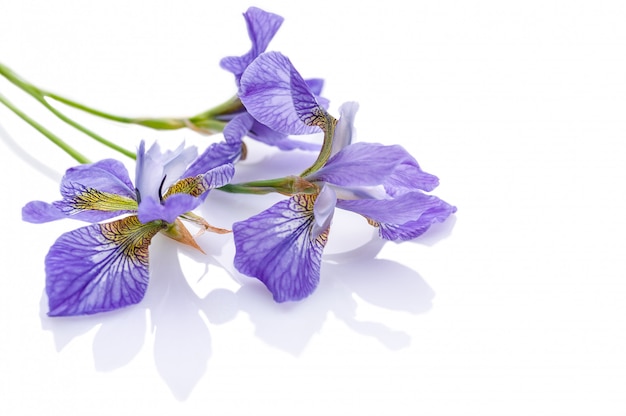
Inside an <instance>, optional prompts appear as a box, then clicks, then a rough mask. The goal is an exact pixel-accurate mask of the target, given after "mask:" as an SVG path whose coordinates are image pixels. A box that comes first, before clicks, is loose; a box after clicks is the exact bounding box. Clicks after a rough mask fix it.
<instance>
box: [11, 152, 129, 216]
mask: <svg viewBox="0 0 626 416" xmlns="http://www.w3.org/2000/svg"><path fill="white" fill-rule="evenodd" d="M61 195H62V196H63V199H62V200H61V201H56V202H53V203H52V204H48V203H46V202H42V201H33V202H29V203H28V204H26V206H24V208H23V209H22V219H23V220H24V221H27V222H32V223H37V224H39V223H44V222H48V221H54V220H58V219H61V218H66V217H68V216H70V217H72V218H74V219H77V220H82V221H87V222H99V221H103V220H106V219H110V218H113V217H116V216H118V215H121V214H124V213H129V212H132V211H134V210H136V209H137V202H136V201H135V191H134V188H133V185H132V182H131V181H130V178H129V177H128V171H127V170H126V168H125V167H124V165H123V164H122V163H120V162H118V161H116V160H113V159H105V160H101V161H99V162H96V163H91V164H88V165H80V166H76V167H73V168H71V169H68V170H67V171H66V172H65V175H64V176H63V179H62V180H61Z"/></svg>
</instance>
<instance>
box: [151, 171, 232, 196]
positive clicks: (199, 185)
mask: <svg viewBox="0 0 626 416" xmlns="http://www.w3.org/2000/svg"><path fill="white" fill-rule="evenodd" d="M234 174H235V166H234V165H232V164H230V163H227V164H225V165H221V166H218V167H216V168H213V169H211V170H209V171H208V172H206V173H204V174H201V175H196V176H193V177H189V178H183V179H181V180H179V181H178V182H176V183H175V184H173V185H172V186H170V188H169V189H168V190H167V192H166V194H165V195H164V196H163V199H164V200H166V199H167V198H169V197H170V196H171V195H173V194H188V195H191V196H195V197H200V196H203V195H204V194H205V193H206V192H207V191H208V190H210V189H213V188H218V187H220V186H224V185H226V184H227V183H229V182H230V181H231V179H232V178H233V175H234Z"/></svg>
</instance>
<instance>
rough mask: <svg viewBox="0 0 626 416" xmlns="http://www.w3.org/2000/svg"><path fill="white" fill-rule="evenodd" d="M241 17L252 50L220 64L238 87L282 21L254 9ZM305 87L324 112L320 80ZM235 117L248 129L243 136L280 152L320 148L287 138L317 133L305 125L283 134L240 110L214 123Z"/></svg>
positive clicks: (315, 144) (310, 81)
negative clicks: (248, 68)
mask: <svg viewBox="0 0 626 416" xmlns="http://www.w3.org/2000/svg"><path fill="white" fill-rule="evenodd" d="M243 16H244V18H245V20H246V25H247V28H248V36H249V37H250V41H251V42H252V47H251V49H250V50H249V51H248V52H246V53H245V54H243V55H241V56H228V57H225V58H223V59H222V60H221V62H220V65H221V67H222V68H224V69H226V70H227V71H229V72H232V74H233V75H234V76H235V81H236V83H237V86H238V87H239V85H240V82H241V76H242V74H243V73H244V71H245V70H246V68H247V67H248V66H249V65H250V64H251V63H252V62H254V60H255V59H256V58H257V57H258V56H259V55H261V54H262V53H263V52H265V50H266V49H267V47H268V46H269V43H270V41H271V40H272V38H273V37H274V35H276V32H278V29H279V28H280V26H281V25H282V23H283V20H284V19H283V18H282V17H281V16H279V15H277V14H274V13H269V12H266V11H264V10H262V9H259V8H257V7H250V8H249V9H248V10H247V11H246V12H245V13H244V14H243ZM306 83H307V85H308V88H309V89H310V90H311V91H312V92H313V93H314V94H315V96H316V97H317V99H318V101H319V102H320V104H321V105H322V106H323V107H324V108H327V107H328V100H326V99H325V98H322V97H320V96H319V95H320V94H321V92H322V88H323V87H324V80H322V79H319V78H313V79H308V80H306ZM235 117H237V118H238V120H237V123H239V124H240V125H246V126H248V127H247V130H246V133H245V134H246V135H248V136H249V137H251V138H253V139H255V140H258V141H260V142H263V143H265V144H268V145H270V146H276V147H278V148H279V149H281V150H294V149H301V150H319V148H320V145H319V144H317V143H311V142H306V141H302V140H295V139H291V138H289V137H288V136H289V134H298V135H300V134H312V133H316V132H317V130H316V129H313V128H311V127H309V126H307V125H303V126H302V128H301V129H300V130H299V131H298V132H290V133H288V134H285V133H284V132H280V131H277V130H275V129H273V128H271V127H270V126H268V125H266V124H264V123H263V122H260V121H259V120H257V119H255V118H254V117H252V116H251V115H250V114H249V113H248V112H247V111H246V110H245V108H244V107H243V106H241V107H235V108H234V109H232V108H231V109H230V110H229V111H228V112H227V113H225V114H222V115H220V116H218V119H221V120H223V121H231V120H232V119H233V118H235ZM242 137H243V136H242Z"/></svg>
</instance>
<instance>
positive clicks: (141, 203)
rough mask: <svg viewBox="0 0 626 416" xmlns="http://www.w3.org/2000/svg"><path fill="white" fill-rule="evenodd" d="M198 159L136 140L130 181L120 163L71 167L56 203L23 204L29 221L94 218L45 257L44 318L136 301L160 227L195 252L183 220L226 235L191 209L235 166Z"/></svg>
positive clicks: (144, 286) (193, 152) (192, 153)
mask: <svg viewBox="0 0 626 416" xmlns="http://www.w3.org/2000/svg"><path fill="white" fill-rule="evenodd" d="M196 156H197V151H196V149H195V148H184V147H183V146H182V145H181V146H180V147H178V148H177V149H176V150H174V151H166V152H161V150H160V148H159V146H158V145H157V144H156V143H155V144H154V145H152V146H151V147H150V149H148V150H147V151H146V150H145V145H144V143H143V142H141V144H140V146H139V151H138V152H137V165H136V173H135V185H134V186H133V183H132V182H131V180H130V178H129V175H128V171H127V170H126V168H125V167H124V165H123V164H122V163H121V162H119V161H116V160H113V159H106V160H102V161H99V162H96V163H92V164H87V165H81V166H77V167H74V168H71V169H69V170H68V171H67V172H66V173H65V175H64V177H63V179H62V182H61V195H62V199H61V200H60V201H56V202H53V203H51V204H50V203H46V202H42V201H32V202H29V203H28V204H26V206H24V208H23V209H22V218H23V219H24V220H25V221H28V222H32V223H44V222H48V221H53V220H57V219H61V218H75V219H79V220H83V221H86V222H89V223H91V224H90V225H87V226H85V227H81V228H78V229H76V230H73V231H70V232H67V233H65V234H63V235H61V236H60V237H59V238H58V239H57V240H56V242H55V243H54V244H53V245H52V247H51V248H50V251H49V252H48V255H47V256H46V260H45V269H46V293H47V295H48V304H49V312H48V315H50V316H67V315H83V314H93V313H98V312H106V311H111V310H114V309H118V308H121V307H124V306H128V305H132V304H136V303H138V302H139V301H141V299H143V297H144V295H145V293H146V289H147V285H148V278H149V268H148V257H149V256H148V247H149V245H150V242H151V240H152V238H153V237H154V236H155V235H156V234H157V233H158V232H161V233H164V234H165V235H167V236H168V237H170V238H173V239H175V240H177V241H180V242H182V243H184V244H188V245H190V246H192V247H195V248H197V249H200V247H199V246H198V245H197V243H196V242H195V240H194V238H193V236H192V235H191V234H190V232H189V230H187V228H186V227H185V226H184V225H183V223H182V222H181V219H182V220H186V221H189V222H191V223H194V224H196V225H197V226H198V227H200V230H201V231H203V230H208V231H214V232H219V233H222V232H228V231H227V230H223V229H220V228H215V227H213V226H211V225H209V224H208V223H207V222H206V221H205V220H204V219H203V218H201V217H199V216H197V215H195V214H193V213H192V212H191V211H192V210H193V209H194V208H196V207H197V206H198V205H199V204H200V203H201V202H202V201H203V200H204V198H205V197H206V195H207V191H209V190H210V189H212V188H215V187H219V186H223V185H225V184H226V183H228V182H229V181H230V179H231V178H232V176H233V173H234V168H233V165H232V164H231V163H227V162H226V163H223V164H220V165H219V166H215V167H212V168H207V165H206V163H203V162H202V161H203V160H205V161H206V160H208V159H209V158H208V157H204V158H198V159H196ZM115 217H120V218H118V219H114V218H115ZM109 219H113V220H112V221H111V222H105V223H99V222H100V221H104V220H109Z"/></svg>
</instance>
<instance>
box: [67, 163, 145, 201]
mask: <svg viewBox="0 0 626 416" xmlns="http://www.w3.org/2000/svg"><path fill="white" fill-rule="evenodd" d="M77 186H79V187H80V188H91V189H96V190H98V191H100V192H108V193H111V194H116V195H120V196H125V197H127V198H135V187H134V186H133V183H132V182H131V180H130V177H129V176H128V171H127V170H126V167H124V165H123V164H122V163H121V162H119V161H117V160H115V159H104V160H101V161H98V162H95V163H90V164H86V165H79V166H75V167H73V168H70V169H68V170H67V171H66V172H65V175H64V176H63V179H62V180H61V195H63V196H64V197H69V198H71V197H73V196H74V195H75V194H74V192H75V189H76V187H77Z"/></svg>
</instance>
